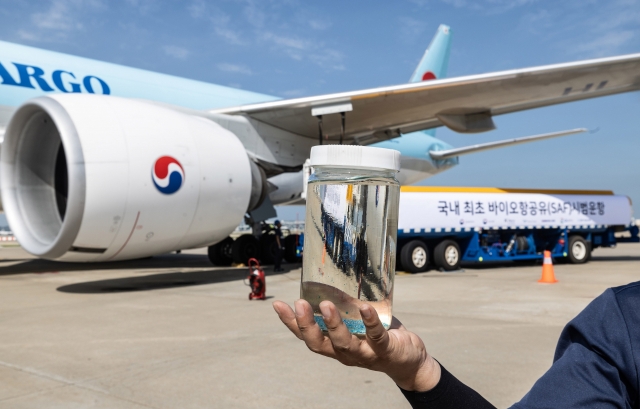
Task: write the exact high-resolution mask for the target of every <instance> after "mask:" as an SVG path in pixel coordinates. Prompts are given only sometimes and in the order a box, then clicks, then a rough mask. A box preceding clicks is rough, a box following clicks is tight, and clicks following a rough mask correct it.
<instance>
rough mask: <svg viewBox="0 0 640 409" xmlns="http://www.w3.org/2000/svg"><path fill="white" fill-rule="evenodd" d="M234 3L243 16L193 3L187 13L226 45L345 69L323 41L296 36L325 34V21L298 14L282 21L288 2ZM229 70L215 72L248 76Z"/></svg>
mask: <svg viewBox="0 0 640 409" xmlns="http://www.w3.org/2000/svg"><path fill="white" fill-rule="evenodd" d="M236 2H237V3H240V4H241V5H242V12H241V14H239V15H233V16H230V15H229V14H226V13H225V12H223V11H221V10H220V9H218V8H216V7H215V6H212V5H211V4H210V3H207V2H205V1H204V0H193V1H192V2H191V3H190V5H189V6H188V8H187V9H188V12H189V13H190V15H191V16H192V17H193V18H195V19H198V20H203V21H208V22H210V23H211V24H212V31H213V33H214V34H215V35H217V36H218V37H220V38H221V39H223V40H224V41H226V42H227V43H229V44H234V45H245V46H246V45H253V46H256V45H264V46H266V47H269V49H272V50H273V51H274V52H277V53H281V54H284V55H286V56H287V57H289V58H291V59H292V60H295V61H310V62H312V63H314V64H317V65H321V66H323V67H325V68H327V69H331V70H341V69H344V68H345V67H344V64H343V59H344V57H343V54H342V53H340V52H339V51H337V50H334V49H331V48H330V47H327V46H325V45H324V43H323V42H322V41H316V40H314V39H312V38H310V37H309V36H305V37H303V36H301V35H299V34H298V33H299V32H305V33H308V32H309V28H312V29H313V30H324V29H326V28H328V27H330V25H331V24H330V23H329V22H326V21H325V20H324V19H318V18H310V16H308V15H306V14H305V13H301V14H299V15H298V16H297V17H296V18H286V19H285V18H284V17H283V16H284V14H285V13H281V11H282V9H283V7H287V6H290V5H291V4H290V2H288V1H281V2H279V1H275V0H272V1H269V2H265V1H255V0H236ZM239 20H242V21H239ZM238 27H245V29H244V30H241V29H238ZM247 27H248V28H247ZM311 37H313V36H311ZM232 66H233V67H235V66H234V65H233V64H231V65H229V66H227V65H225V66H224V68H226V69H224V68H223V67H218V68H220V69H222V70H225V71H231V72H244V73H245V74H246V73H247V70H248V68H246V67H244V71H240V70H235V71H234V70H233V69H232ZM248 72H250V70H248Z"/></svg>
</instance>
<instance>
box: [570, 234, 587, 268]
mask: <svg viewBox="0 0 640 409" xmlns="http://www.w3.org/2000/svg"><path fill="white" fill-rule="evenodd" d="M590 257H591V246H590V245H589V242H587V241H586V240H585V239H583V238H582V236H571V237H569V262H571V263H572V264H583V263H586V262H587V261H588V260H589V258H590Z"/></svg>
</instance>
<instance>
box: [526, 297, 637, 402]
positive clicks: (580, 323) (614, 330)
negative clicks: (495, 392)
mask: <svg viewBox="0 0 640 409" xmlns="http://www.w3.org/2000/svg"><path fill="white" fill-rule="evenodd" d="M621 306H622V308H621ZM638 310H640V286H639V285H637V284H636V285H630V286H625V287H620V288H618V289H609V290H607V291H605V293H604V294H602V295H601V296H600V297H598V298H596V299H595V300H593V301H592V302H591V304H589V305H588V306H587V308H585V309H584V310H583V311H582V312H581V313H580V314H579V315H578V316H577V317H576V318H574V319H573V320H572V321H571V322H569V324H567V326H566V327H565V328H564V330H563V331H562V334H561V335H560V340H559V341H558V346H557V348H556V353H555V357H554V363H553V365H552V366H551V368H550V369H549V370H548V371H547V373H545V374H544V375H543V376H542V377H541V378H540V379H539V380H538V381H537V382H536V383H535V384H534V386H533V388H532V389H531V390H530V391H529V393H527V394H526V395H525V396H524V398H523V399H522V400H521V401H520V402H519V403H517V404H515V405H514V406H513V408H515V409H538V408H566V409H572V408H581V409H584V408H587V409H588V408H636V407H637V405H638V402H637V400H638V389H637V386H638V374H637V368H636V365H637V362H635V359H634V351H633V349H634V348H633V345H632V343H633V342H636V343H637V341H638V340H637V339H636V340H635V341H632V337H631V336H630V332H629V330H631V331H632V332H633V333H636V332H638V329H637V328H639V327H640V320H638V318H637V316H638V313H637V311H638ZM623 311H629V312H630V314H635V315H632V316H631V317H630V318H631V321H632V322H627V319H629V317H626V319H625V314H624V313H623ZM626 315H629V314H626ZM634 317H635V318H634ZM636 336H637V334H636Z"/></svg>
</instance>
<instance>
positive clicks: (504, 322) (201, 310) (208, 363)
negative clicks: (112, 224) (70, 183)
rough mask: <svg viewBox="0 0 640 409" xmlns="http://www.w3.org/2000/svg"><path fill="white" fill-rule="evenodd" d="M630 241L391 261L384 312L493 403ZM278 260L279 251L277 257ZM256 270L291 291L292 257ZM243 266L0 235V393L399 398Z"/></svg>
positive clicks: (57, 404)
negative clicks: (280, 267) (261, 296)
mask: <svg viewBox="0 0 640 409" xmlns="http://www.w3.org/2000/svg"><path fill="white" fill-rule="evenodd" d="M639 261H640V245H638V244H623V245H620V246H618V248H615V249H598V250H596V251H595V252H594V259H593V261H592V262H591V263H589V264H587V265H582V266H578V265H568V264H561V265H556V266H555V271H556V277H557V278H558V279H559V283H557V284H554V285H544V284H538V283H537V282H536V281H537V279H538V278H539V276H540V271H541V267H540V265H531V264H529V265H516V266H513V265H508V266H482V268H466V271H465V272H463V273H440V272H434V271H432V272H427V273H423V274H417V275H408V274H399V275H398V277H397V279H396V288H395V300H394V315H395V316H396V317H398V318H399V319H400V320H401V321H402V322H403V323H404V324H405V326H407V327H408V328H409V329H411V330H413V331H414V332H416V333H418V334H419V335H420V336H421V337H422V338H423V339H424V341H425V343H426V344H427V348H428V349H429V351H430V352H431V353H432V354H433V355H434V356H435V357H436V358H437V359H438V360H439V361H440V362H441V363H442V364H443V365H445V366H446V367H447V368H448V369H449V370H450V371H451V372H452V373H454V374H455V375H456V376H458V377H459V378H460V379H461V380H462V381H464V382H466V383H467V384H468V385H470V386H471V387H473V388H475V389H476V390H478V391H479V392H480V393H481V394H483V395H484V396H485V397H486V398H488V399H489V400H490V401H491V402H493V403H494V404H495V405H497V406H498V407H507V406H509V405H510V404H512V403H514V402H515V401H517V400H518V399H520V398H521V397H522V396H523V395H524V393H526V391H527V390H528V389H529V388H530V387H531V385H532V384H533V382H534V381H535V380H536V379H537V378H538V377H539V376H540V375H541V374H543V373H544V371H545V370H546V369H547V368H548V367H549V365H550V364H551V359H552V356H553V351H554V347H555V343H556V340H557V338H558V335H559V333H560V331H561V329H562V327H563V325H564V324H565V323H566V322H567V321H568V320H570V319H571V318H572V317H574V316H575V315H576V314H577V313H578V312H579V311H580V310H581V309H582V308H584V307H585V306H586V305H587V304H588V303H589V302H590V301H591V300H592V299H593V298H594V297H596V296H597V295H599V294H600V293H602V291H604V290H605V289H606V288H607V287H611V286H617V285H622V284H625V283H628V282H632V281H637V280H640V274H639V269H638V267H639V266H640V263H639ZM285 267H287V265H285ZM288 267H289V269H288V271H287V270H286V271H285V272H284V273H279V274H274V273H273V272H272V270H271V269H267V294H268V295H269V296H270V297H274V298H272V299H271V300H273V299H280V300H284V301H287V302H290V303H291V302H293V300H295V299H296V298H297V296H298V294H299V279H300V269H299V266H297V265H294V266H292V265H288ZM246 274H247V270H246V269H244V268H213V267H211V265H210V264H209V262H208V260H207V258H206V255H204V252H203V251H202V250H197V251H191V252H188V253H187V254H185V253H183V254H179V255H178V254H171V255H164V256H160V257H154V258H150V259H146V260H137V261H132V262H118V263H112V264H68V263H56V262H49V261H42V260H33V259H31V258H30V257H28V256H27V255H26V254H25V253H24V252H23V251H22V250H21V249H20V248H2V249H0V408H2V409H3V408H11V409H15V408H51V409H53V408H123V409H125V408H172V409H174V408H260V409H264V408H283V409H284V408H354V407H355V408H372V409H373V408H408V407H409V406H408V405H407V404H406V402H404V400H403V397H402V395H401V394H400V392H399V391H398V390H397V388H396V387H395V385H394V384H393V383H392V382H391V381H389V380H388V379H387V378H386V377H385V376H384V375H382V374H379V373H373V372H369V371H366V370H362V369H357V368H347V367H343V366H341V365H340V364H339V363H337V362H334V361H332V360H330V359H327V358H324V357H320V356H315V355H313V354H312V353H310V352H309V351H308V350H307V349H306V347H305V346H304V344H302V343H301V342H300V341H298V340H297V339H296V338H295V337H294V336H293V335H291V334H290V333H289V332H288V330H287V329H286V328H285V327H284V326H282V325H281V324H280V322H279V320H278V319H277V316H276V315H275V313H274V312H273V310H272V307H271V302H270V301H266V302H264V301H248V300H247V295H248V293H249V289H248V287H246V286H244V285H243V282H242V278H243V277H244V276H246Z"/></svg>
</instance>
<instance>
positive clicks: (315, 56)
mask: <svg viewBox="0 0 640 409" xmlns="http://www.w3.org/2000/svg"><path fill="white" fill-rule="evenodd" d="M0 18H1V19H2V21H3V24H2V25H0V39H2V40H5V41H11V42H16V43H20V44H26V45H31V46H36V47H41V48H46V49H50V50H54V51H59V52H64V53H69V54H75V55H80V56H83V57H88V58H94V59H99V60H104V61H109V62H114V63H119V64H123V65H129V66H133V67H138V68H143V69H148V70H153V71H159V72H163V73H167V74H173V75H178V76H183V77H187V78H192V79H197V80H202V81H207V82H212V83H217V84H222V85H229V86H234V87H239V88H243V89H247V90H251V91H257V92H261V93H266V94H272V95H276V96H280V97H284V98H287V97H298V96H306V95H315V94H323V93H329V92H336V91H347V90H354V89H362V88H369V87H376V86H381V85H391V84H398V83H403V82H406V81H407V80H408V78H409V76H410V75H411V73H412V71H413V69H414V68H415V65H416V64H417V62H418V60H419V58H420V57H421V55H422V53H423V51H424V49H425V48H426V46H427V45H428V43H429V41H430V40H431V37H432V36H433V35H434V33H435V30H436V28H437V27H438V25H439V24H441V23H445V24H448V25H450V26H451V27H452V30H453V48H452V53H451V61H450V64H449V76H450V77H453V76H460V75H466V74H476V73H483V72H491V71H498V70H504V69H511V68H521V67H529V66H535V65H543V64H551V63H558V62H565V61H575V60H580V59H588V58H595V57H604V56H612V55H618V54H626V53H636V52H640V0H620V1H617V0H610V1H596V0H566V1H561V2H558V1H543V0H537V1H536V0H513V1H503V0H479V1H467V0H412V1H409V0H405V1H403V0H396V1H393V2H390V1H367V2H363V1H350V2H345V1H329V0H325V1H322V2H320V1H313V2H312V1H295V0H260V1H252V0H221V1H202V0H194V1H159V0H158V1H154V0H129V1H106V0H52V1H30V2H16V1H6V0H0ZM159 86H161V84H160V85H159ZM495 122H496V124H497V126H498V129H497V130H496V131H493V132H490V133H485V134H476V135H460V134H456V133H454V132H452V131H449V130H448V129H439V130H438V133H437V136H438V137H439V138H441V139H443V140H445V141H447V142H449V143H450V144H452V145H454V146H463V145H467V144H472V143H480V142H487V141H492V140H498V139H504V138H510V137H515V136H525V135H531V134H536V133H543V132H551V131H557V130H563V129H570V128H575V127H587V128H590V129H598V132H596V133H593V134H588V135H579V136H571V137H566V138H561V139H557V140H551V141H545V142H540V143H537V144H531V145H522V146H518V147H512V148H507V149H502V150H497V151H493V152H486V153H480V154H476V155H471V156H466V157H462V158H461V160H460V163H461V164H460V166H458V167H457V168H454V169H453V170H450V171H447V172H445V173H443V174H441V175H439V176H436V177H434V178H431V179H428V180H427V181H425V182H424V184H432V185H466V186H501V187H531V188H571V189H612V190H614V191H615V192H616V193H620V194H625V195H628V196H630V197H632V199H634V204H635V208H636V214H638V215H640V189H639V187H638V186H639V183H638V181H639V179H640V164H639V160H638V155H639V154H640V138H639V136H640V135H639V134H640V95H639V94H638V93H634V94H625V95H618V96H612V97H606V98H600V99H595V100H590V101H584V102H578V103H572V104H567V105H560V106H555V107H549V108H542V109H537V110H533V111H527V112H523V113H518V114H511V115H506V116H501V117H497V118H496V119H495ZM296 213H299V214H302V213H303V211H302V210H301V209H300V208H294V209H289V210H287V211H285V212H283V213H282V215H283V216H286V217H287V218H290V217H293V218H295V214H296Z"/></svg>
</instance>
